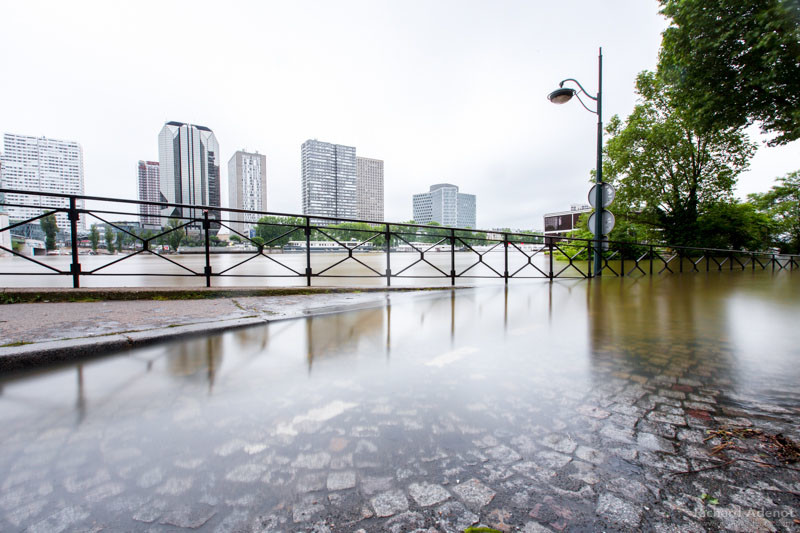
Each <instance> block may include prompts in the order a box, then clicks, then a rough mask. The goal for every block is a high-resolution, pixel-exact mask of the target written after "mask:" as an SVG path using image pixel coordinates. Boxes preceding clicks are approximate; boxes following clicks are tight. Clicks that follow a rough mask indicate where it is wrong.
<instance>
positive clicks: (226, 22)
mask: <svg viewBox="0 0 800 533" xmlns="http://www.w3.org/2000/svg"><path fill="white" fill-rule="evenodd" d="M0 8H1V10H2V15H3V16H2V20H3V21H2V31H0V65H1V67H0V68H2V72H3V76H2V78H3V82H2V84H0V94H2V100H1V102H2V104H0V105H2V108H0V109H2V111H0V132H11V133H20V134H26V135H45V136H49V137H55V138H61V139H68V140H75V141H78V142H80V143H81V144H82V145H83V150H84V158H85V176H86V193H87V194H91V195H102V196H116V197H124V198H136V194H137V193H136V162H137V161H138V160H139V159H150V160H157V159H158V146H157V136H158V132H159V131H160V129H161V127H162V125H163V123H164V122H166V121H169V120H178V121H183V122H192V123H196V124H202V125H205V126H208V127H210V128H211V129H212V130H214V132H215V134H216V136H217V139H218V141H219V144H220V149H221V152H222V154H221V156H222V157H221V163H222V165H221V166H222V168H223V171H222V172H223V176H224V177H225V179H227V162H228V159H229V158H230V157H231V155H232V154H233V152H234V151H236V150H238V149H242V148H247V149H249V150H258V151H259V152H261V153H264V154H266V156H267V166H268V185H267V188H268V195H269V196H268V208H269V210H270V211H280V212H299V211H300V144H301V143H302V142H303V141H305V140H306V139H309V138H316V139H319V140H323V141H329V142H336V143H340V144H347V145H352V146H356V148H357V153H358V154H359V155H362V156H367V157H375V158H379V159H383V160H384V161H385V188H386V218H387V219H388V220H393V221H395V220H396V221H400V220H408V219H410V218H411V195H412V194H413V193H416V192H422V191H426V190H427V189H428V187H429V185H431V184H433V183H438V182H442V181H448V182H451V183H455V184H457V185H459V186H460V187H461V190H462V192H468V193H473V194H476V195H477V196H478V225H479V226H480V227H483V228H491V227H514V228H541V227H542V225H543V224H542V215H543V214H544V213H545V212H547V211H557V210H561V209H568V208H569V205H570V204H571V203H583V202H585V201H586V193H587V191H588V188H589V184H588V178H589V171H590V170H591V169H592V168H594V164H595V152H594V150H595V148H594V147H595V120H596V119H595V117H594V115H591V114H589V113H587V112H586V111H585V110H583V109H582V108H581V107H580V105H579V104H578V103H577V102H570V104H569V105H566V106H555V105H552V104H550V103H549V102H548V101H547V100H546V95H547V94H548V93H549V92H550V91H551V90H552V89H553V88H555V86H556V84H557V83H558V81H560V80H561V79H563V78H567V77H574V78H577V79H579V80H581V82H582V83H583V84H584V86H586V88H587V90H589V91H592V92H593V91H595V90H596V86H597V48H598V47H599V46H602V47H603V53H604V87H603V89H604V99H605V102H604V113H605V115H606V117H610V116H611V115H612V114H620V115H622V116H626V115H627V114H628V113H629V112H630V111H631V109H632V108H633V105H634V103H635V95H634V92H633V83H634V78H635V76H636V74H637V73H638V72H640V71H641V70H644V69H653V68H654V67H655V65H656V61H657V54H658V48H659V44H660V41H661V36H660V33H661V31H662V30H663V29H664V28H665V26H666V23H665V21H664V19H663V18H662V17H660V16H659V15H658V13H657V11H658V5H657V2H656V1H655V0H603V1H597V0H562V1H560V2H543V1H536V0H527V1H518V2H514V1H434V0H430V1H409V0H402V1H393V2H388V1H375V0H373V1H364V2H356V1H341V0H337V1H318V2H311V1H280V2H240V1H239V2H237V1H227V2H210V1H209V2H203V1H191V2H177V1H166V0H161V1H158V2H149V1H142V0H139V1H136V2H109V1H102V2H82V1H71V2H63V1H59V2H35V1H26V2H11V1H6V0H3V2H2V3H1V4H0ZM797 168H800V146H799V145H798V143H797V142H795V143H793V144H792V145H789V146H786V147H783V148H763V149H761V150H759V153H758V155H757V156H756V158H755V159H754V161H753V164H752V169H751V171H750V172H748V173H747V174H745V175H744V176H742V177H741V178H740V180H739V193H740V194H746V193H749V192H755V191H762V190H766V189H768V188H769V187H770V186H771V185H772V184H773V181H774V178H775V177H777V176H780V175H783V174H785V173H786V172H789V171H792V170H796V169H797ZM226 183H227V182H225V183H224V184H223V185H224V186H223V190H224V191H227V185H226ZM224 199H225V198H224V196H223V201H224ZM612 210H613V208H612Z"/></svg>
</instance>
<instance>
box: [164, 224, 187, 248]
mask: <svg viewBox="0 0 800 533" xmlns="http://www.w3.org/2000/svg"><path fill="white" fill-rule="evenodd" d="M182 224H183V222H181V221H180V220H178V219H176V218H171V219H169V221H168V222H167V227H166V228H164V229H165V230H167V231H170V230H172V231H170V232H169V233H167V234H166V235H165V236H164V237H165V238H166V240H167V243H168V244H169V247H170V248H172V251H174V252H177V251H178V248H179V247H180V245H181V242H182V241H183V238H184V237H186V232H185V231H184V229H183V228H182V227H180V226H181V225H182ZM175 228H178V229H175Z"/></svg>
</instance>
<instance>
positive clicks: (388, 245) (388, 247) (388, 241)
mask: <svg viewBox="0 0 800 533" xmlns="http://www.w3.org/2000/svg"><path fill="white" fill-rule="evenodd" d="M385 235H386V286H387V287H391V286H392V257H391V251H392V232H391V231H390V228H389V224H386V233H385Z"/></svg>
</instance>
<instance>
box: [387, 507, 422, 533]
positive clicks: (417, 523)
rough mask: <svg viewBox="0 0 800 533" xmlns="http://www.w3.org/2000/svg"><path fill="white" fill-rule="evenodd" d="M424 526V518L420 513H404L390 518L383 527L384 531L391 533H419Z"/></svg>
mask: <svg viewBox="0 0 800 533" xmlns="http://www.w3.org/2000/svg"><path fill="white" fill-rule="evenodd" d="M424 526H425V517H424V516H422V515H421V514H420V513H417V512H413V511H406V512H405V513H400V514H398V515H396V516H393V517H391V518H390V519H389V520H387V521H386V524H385V525H384V526H383V529H384V530H385V531H390V532H391V533H406V532H411V531H415V532H421V531H424V530H423V529H422V528H424Z"/></svg>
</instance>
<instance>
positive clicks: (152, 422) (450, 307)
mask: <svg viewBox="0 0 800 533" xmlns="http://www.w3.org/2000/svg"><path fill="white" fill-rule="evenodd" d="M798 324H800V276H798V275H797V273H794V274H790V273H788V272H782V273H778V274H775V275H773V274H771V273H756V274H753V273H750V272H743V273H742V272H739V273H737V272H734V273H727V272H726V273H714V274H705V273H703V274H692V275H688V274H687V275H683V276H677V275H676V276H667V277H652V278H649V277H648V278H639V279H627V278H626V279H616V278H615V279H602V280H596V279H595V280H591V281H583V280H561V281H555V282H553V283H550V282H547V281H529V282H526V283H518V284H515V285H512V286H511V287H510V288H508V289H505V288H504V287H502V286H499V287H498V286H489V287H478V288H473V289H462V290H458V291H452V292H451V291H447V292H445V293H433V294H431V293H425V294H387V296H386V300H385V303H384V304H383V305H381V306H377V307H374V308H370V309H361V310H356V311H344V312H339V313H335V314H329V315H323V316H315V317H308V318H305V319H297V320H289V321H283V322H274V323H271V324H269V325H266V326H263V327H254V328H250V329H245V330H239V331H234V332H230V333H226V334H222V335H218V336H212V337H208V338H198V339H196V340H192V341H189V342H176V343H171V344H164V345H160V346H156V347H151V348H147V349H137V350H132V351H129V352H125V353H123V354H119V355H112V356H109V357H105V358H102V359H97V360H93V361H90V362H84V363H82V364H75V365H68V366H62V367H58V368H52V369H47V370H43V371H39V372H35V373H27V374H14V375H8V376H4V377H3V378H2V389H1V391H2V394H1V395H0V449H1V450H2V454H0V489H2V494H0V530H2V531H48V532H51V531H151V530H152V531H184V530H192V531H194V530H196V531H231V532H232V531H319V532H321V531H336V532H339V531H346V532H353V531H367V532H372V531H396V532H401V531H403V532H405V531H428V532H433V531H445V532H456V531H463V530H464V529H465V528H467V527H469V526H471V525H477V524H483V525H488V526H491V527H494V528H496V529H498V530H503V531H526V532H540V531H562V530H567V531H601V530H604V531H629V530H644V531H717V530H730V531H770V530H776V531H791V530H794V528H796V527H797V524H796V523H795V520H796V519H800V515H799V514H798V508H797V497H796V495H795V494H793V493H797V492H800V478H799V477H798V475H797V474H798V472H797V471H793V470H789V469H786V468H783V467H771V468H770V467H765V466H763V465H758V464H756V463H752V462H747V461H739V462H736V463H735V464H731V465H729V466H727V467H725V468H713V469H710V470H705V471H702V472H698V473H694V474H678V475H673V474H674V473H676V472H685V471H688V470H690V469H698V468H703V467H708V466H714V465H716V464H718V463H717V462H719V461H721V460H722V459H721V458H720V456H715V455H712V454H711V453H710V452H711V448H712V447H713V446H714V445H716V444H719V443H720V441H719V439H711V440H709V441H704V440H705V439H706V437H708V436H709V434H708V433H707V431H709V430H716V429H719V428H721V427H728V428H730V427H739V428H742V427H748V428H751V429H757V430H759V431H762V432H764V433H765V434H767V433H768V434H776V433H781V434H783V435H784V436H786V437H789V438H790V439H795V440H800V430H799V429H798V423H797V415H798V411H799V410H800V387H798V383H800V328H798ZM764 446H765V445H763V443H761V442H760V441H758V440H757V439H743V440H742V441H741V442H737V447H738V448H737V449H734V450H732V451H730V452H729V453H730V454H732V455H728V456H726V457H727V459H728V460H729V459H731V458H736V457H743V458H746V457H750V458H755V459H754V460H760V461H762V462H769V463H775V464H782V463H780V462H779V461H778V460H777V459H776V458H775V457H774V456H772V455H770V450H769V449H767V448H765V447H764ZM715 461H717V462H715ZM797 466H798V465H797V464H795V467H797ZM703 494H705V495H707V496H706V497H703ZM712 499H713V500H714V501H716V502H717V503H716V504H715V505H712V504H710V503H709V502H710V501H711V500H712Z"/></svg>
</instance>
